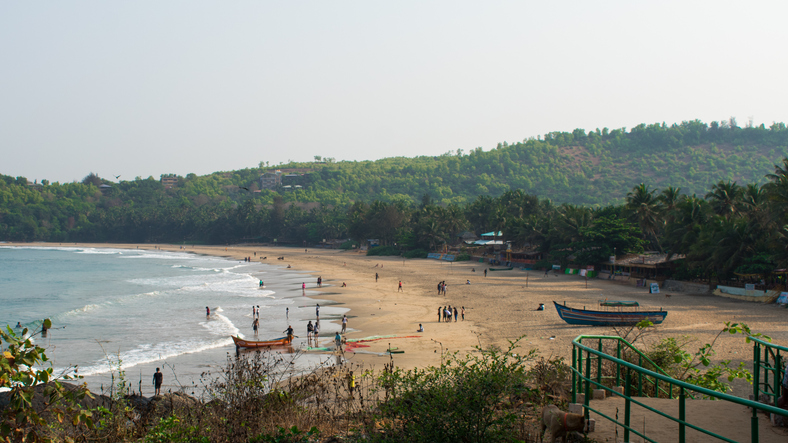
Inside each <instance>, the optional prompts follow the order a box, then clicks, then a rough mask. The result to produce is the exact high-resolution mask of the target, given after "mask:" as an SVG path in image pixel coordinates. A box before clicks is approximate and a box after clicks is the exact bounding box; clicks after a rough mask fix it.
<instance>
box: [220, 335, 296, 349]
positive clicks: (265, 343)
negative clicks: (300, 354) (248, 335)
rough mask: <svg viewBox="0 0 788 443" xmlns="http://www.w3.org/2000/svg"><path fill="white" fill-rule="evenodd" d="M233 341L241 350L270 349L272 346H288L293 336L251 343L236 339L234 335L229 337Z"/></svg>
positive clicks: (251, 341)
mask: <svg viewBox="0 0 788 443" xmlns="http://www.w3.org/2000/svg"><path fill="white" fill-rule="evenodd" d="M231 337H232V338H233V341H234V342H235V346H238V347H241V348H270V347H272V346H284V345H287V344H290V342H292V341H293V336H292V335H291V336H287V337H279V338H275V339H273V340H265V341H253V340H245V339H243V338H241V337H237V336H235V335H233V336H231Z"/></svg>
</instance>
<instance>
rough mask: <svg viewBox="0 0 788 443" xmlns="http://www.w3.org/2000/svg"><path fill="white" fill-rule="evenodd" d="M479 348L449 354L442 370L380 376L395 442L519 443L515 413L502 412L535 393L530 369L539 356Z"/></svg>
mask: <svg viewBox="0 0 788 443" xmlns="http://www.w3.org/2000/svg"><path fill="white" fill-rule="evenodd" d="M515 347H516V342H511V344H510V347H509V349H508V350H506V351H501V350H499V349H497V348H494V347H493V348H491V349H489V350H481V349H477V351H478V352H477V353H473V354H467V355H466V356H464V357H459V356H458V354H457V353H454V354H450V355H449V356H448V358H446V359H445V360H444V361H443V362H442V363H441V365H440V366H438V367H429V368H425V369H413V370H402V369H399V368H397V369H395V370H393V371H391V372H385V373H383V374H382V375H381V378H380V383H381V386H382V388H383V389H384V392H385V394H386V398H387V400H386V401H384V402H383V403H381V405H380V415H381V418H383V419H384V420H386V423H387V424H388V429H389V432H390V433H391V434H392V438H394V439H395V440H398V441H405V440H409V441H412V442H498V441H502V442H503V441H516V440H517V439H518V438H517V437H518V435H517V428H516V426H515V423H516V422H517V419H518V412H519V411H517V410H516V409H501V405H502V404H503V403H504V402H505V401H510V399H511V398H518V397H528V396H529V394H533V392H532V390H531V389H529V387H528V382H529V379H530V374H529V373H528V372H527V368H526V365H527V364H528V363H530V362H532V361H533V360H534V358H535V356H536V351H535V350H532V351H531V352H529V353H527V354H525V355H518V354H516V353H514V350H515Z"/></svg>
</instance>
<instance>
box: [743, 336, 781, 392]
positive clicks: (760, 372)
mask: <svg viewBox="0 0 788 443" xmlns="http://www.w3.org/2000/svg"><path fill="white" fill-rule="evenodd" d="M750 340H751V341H752V342H753V344H754V346H753V352H752V376H753V381H752V393H753V396H752V398H753V399H754V400H756V401H757V400H758V399H760V398H761V394H763V395H766V396H768V397H771V399H772V401H771V403H773V404H776V403H777V397H779V396H780V395H781V384H780V382H782V379H783V374H784V371H785V361H786V357H787V356H788V348H786V347H784V346H777V345H775V344H772V343H769V342H765V341H763V340H760V339H758V338H753V337H750Z"/></svg>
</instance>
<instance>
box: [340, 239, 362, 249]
mask: <svg viewBox="0 0 788 443" xmlns="http://www.w3.org/2000/svg"><path fill="white" fill-rule="evenodd" d="M356 247H358V243H357V242H354V241H352V240H348V241H346V242H344V243H342V244H341V245H339V249H345V250H348V249H353V248H356Z"/></svg>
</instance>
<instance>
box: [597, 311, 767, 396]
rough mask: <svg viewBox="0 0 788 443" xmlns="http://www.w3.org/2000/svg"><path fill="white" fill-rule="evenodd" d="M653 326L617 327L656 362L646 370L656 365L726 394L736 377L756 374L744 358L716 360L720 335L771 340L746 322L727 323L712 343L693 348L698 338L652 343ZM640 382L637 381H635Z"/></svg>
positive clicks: (627, 353) (749, 379) (650, 390)
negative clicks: (738, 359) (732, 360)
mask: <svg viewBox="0 0 788 443" xmlns="http://www.w3.org/2000/svg"><path fill="white" fill-rule="evenodd" d="M652 326H653V323H651V322H649V321H643V322H641V323H640V324H638V325H637V327H634V328H621V329H618V330H616V333H617V334H618V335H620V336H622V337H624V338H625V339H627V340H628V341H629V342H630V343H632V344H635V343H636V342H639V346H640V347H641V348H642V351H643V353H644V355H645V356H646V357H647V358H648V359H649V360H651V362H653V365H652V364H650V363H648V362H643V367H645V368H646V369H649V370H655V368H654V365H656V366H657V367H659V368H660V369H661V370H663V371H664V372H665V373H666V374H667V375H668V376H670V377H673V378H675V379H677V380H681V381H684V382H687V383H689V384H692V385H695V386H699V387H702V388H706V389H709V390H712V391H717V392H720V393H723V394H727V393H729V392H731V391H732V389H731V386H730V383H731V382H733V381H734V380H737V379H741V380H745V381H746V382H748V383H752V379H753V378H752V377H753V376H752V373H751V372H750V371H749V370H748V369H747V366H749V365H750V364H751V363H749V362H744V361H742V362H739V364H738V365H732V362H731V360H729V359H722V360H718V361H714V356H715V355H716V354H717V351H716V349H715V345H716V343H717V340H718V339H719V338H720V336H723V335H725V334H728V335H743V336H744V339H745V340H746V342H747V343H749V342H750V339H751V338H753V337H757V338H760V339H764V340H767V341H771V338H770V337H769V336H767V335H764V334H761V333H758V332H753V331H752V330H750V327H749V326H747V325H746V324H744V323H731V322H726V323H725V325H724V326H723V328H722V329H721V330H720V331H719V332H718V333H717V335H716V336H715V337H714V339H713V340H712V341H711V342H710V343H704V344H702V345H700V346H698V348H697V349H695V350H693V349H692V348H691V347H692V346H693V344H695V343H696V340H694V339H692V338H691V337H688V336H685V337H665V338H661V339H659V340H657V341H655V342H653V343H652V341H651V340H649V338H650V336H651V335H652V334H653V333H654V332H655V330H654V328H652ZM614 355H615V354H614ZM623 358H624V359H626V360H628V361H630V362H632V363H639V362H640V360H639V359H638V356H637V355H636V354H635V353H633V352H630V351H625V352H624V354H623ZM613 371H614V366H612V365H609V367H608V368H607V372H608V375H612V374H613ZM636 383H637V382H636V381H633V384H636ZM633 388H634V389H637V386H634V385H633ZM646 391H647V393H648V394H649V395H657V394H656V393H655V392H654V390H653V386H647V387H646Z"/></svg>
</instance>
